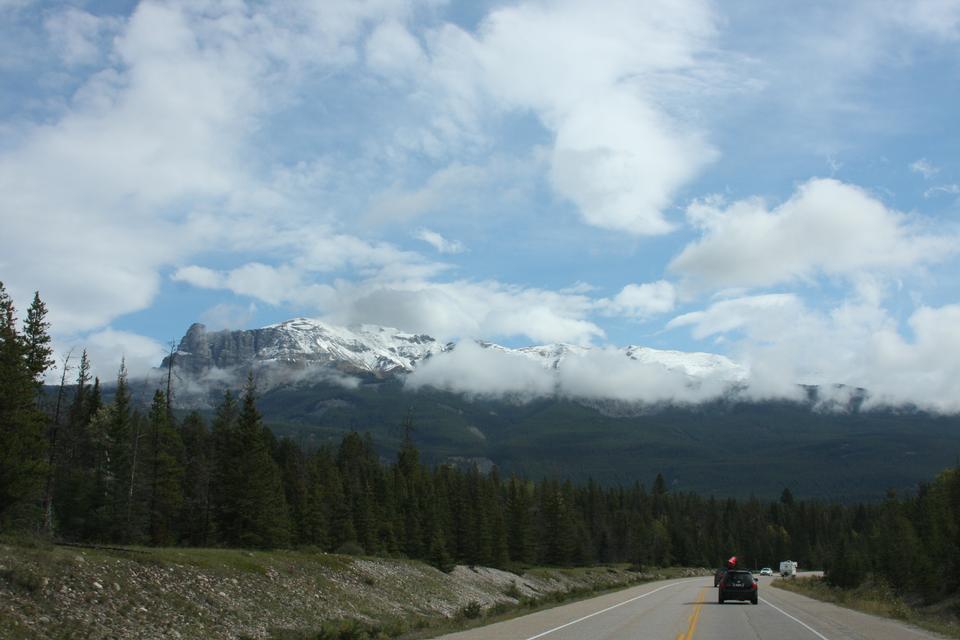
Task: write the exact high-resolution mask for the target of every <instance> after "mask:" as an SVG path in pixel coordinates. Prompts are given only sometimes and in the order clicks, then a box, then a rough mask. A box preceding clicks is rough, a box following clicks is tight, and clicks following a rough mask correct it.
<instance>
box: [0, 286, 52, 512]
mask: <svg viewBox="0 0 960 640" xmlns="http://www.w3.org/2000/svg"><path fill="white" fill-rule="evenodd" d="M40 319H41V320H42V316H40ZM39 326H40V327H41V328H43V330H44V331H45V326H43V323H42V322H41V323H40V325H39ZM40 333H42V332H40ZM40 333H38V335H35V336H33V338H32V339H35V340H38V343H37V344H38V345H41V346H42V345H45V344H46V343H44V342H43V341H42V335H40ZM41 351H42V349H38V350H37V351H35V352H34V351H31V349H30V342H29V340H28V339H25V338H24V337H23V336H21V335H20V334H19V332H18V331H17V327H16V310H15V308H14V304H13V300H11V299H10V297H9V295H7V292H6V290H5V289H4V287H3V283H2V282H0V528H8V527H13V526H17V527H22V526H28V525H29V524H30V521H31V520H32V519H33V518H35V517H36V516H38V515H39V511H38V510H39V504H38V503H37V502H36V501H37V500H39V498H40V492H41V491H42V485H43V480H44V478H45V477H46V469H47V461H46V439H45V438H44V423H45V417H44V415H43V414H42V413H41V412H40V411H39V409H38V408H37V397H38V396H37V392H38V383H37V380H38V379H41V380H42V374H43V371H44V370H45V369H46V366H43V368H40V367H41V364H40V363H41V361H43V359H42V358H40V360H37V361H33V360H32V359H31V358H32V357H34V356H36V355H37V354H38V353H40V352H41Z"/></svg>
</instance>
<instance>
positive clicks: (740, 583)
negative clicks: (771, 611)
mask: <svg viewBox="0 0 960 640" xmlns="http://www.w3.org/2000/svg"><path fill="white" fill-rule="evenodd" d="M757 582H758V581H757V579H756V578H754V577H753V574H752V573H750V572H749V571H744V570H742V569H728V570H727V573H726V575H724V576H723V577H722V578H720V587H719V594H718V600H719V602H720V604H723V603H724V601H725V600H749V601H750V602H752V603H753V604H757V600H758V598H759V595H760V589H759V588H758V586H757Z"/></svg>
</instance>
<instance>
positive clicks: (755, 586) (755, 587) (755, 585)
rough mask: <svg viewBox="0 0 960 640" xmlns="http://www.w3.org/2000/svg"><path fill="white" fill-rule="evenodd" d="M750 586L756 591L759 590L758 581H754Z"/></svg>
mask: <svg viewBox="0 0 960 640" xmlns="http://www.w3.org/2000/svg"><path fill="white" fill-rule="evenodd" d="M750 588H751V589H753V590H754V591H756V590H757V583H756V582H754V583H753V584H752V585H750Z"/></svg>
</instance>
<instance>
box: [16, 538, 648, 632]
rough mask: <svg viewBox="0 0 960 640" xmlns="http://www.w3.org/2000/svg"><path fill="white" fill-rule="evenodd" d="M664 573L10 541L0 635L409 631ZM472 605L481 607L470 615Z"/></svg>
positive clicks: (280, 552)
mask: <svg viewBox="0 0 960 640" xmlns="http://www.w3.org/2000/svg"><path fill="white" fill-rule="evenodd" d="M656 577H658V576H655V575H650V574H638V573H636V572H630V571H628V570H626V568H623V567H595V568H583V569H537V570H531V571H528V572H526V573H524V574H522V575H517V574H513V573H509V572H507V571H501V570H498V569H490V568H482V567H472V568H471V567H466V566H458V567H456V568H455V569H454V570H453V571H452V572H450V573H443V572H441V571H438V570H437V569H435V568H433V567H431V566H429V565H426V564H423V563H420V562H413V561H405V560H396V559H385V558H358V557H351V556H338V555H333V554H326V553H322V552H309V551H269V552H258V551H238V550H229V549H142V548H139V549H134V548H131V549H127V550H108V549H90V548H79V547H51V546H45V545H34V546H25V545H21V544H17V543H13V544H11V543H9V542H8V543H6V544H0V638H89V639H99V638H143V639H149V638H158V639H159V638H271V637H296V636H298V635H309V634H311V633H315V632H316V630H318V629H320V628H321V626H322V625H323V624H324V623H329V621H331V620H341V619H356V620H359V621H361V622H366V623H374V624H384V623H385V622H388V621H403V624H404V625H405V627H406V628H417V627H430V626H435V625H436V624H437V623H438V621H441V620H443V619H456V618H457V617H458V616H460V617H463V616H464V615H465V614H466V615H467V616H468V617H470V616H471V615H476V614H477V612H478V611H484V610H490V609H492V608H496V609H495V610H504V609H508V608H510V607H511V606H513V605H517V604H519V603H521V601H523V602H528V601H530V600H533V599H537V600H543V599H545V598H549V597H551V594H553V597H556V594H565V593H570V592H578V593H579V592H584V591H588V590H596V589H606V588H613V587H617V586H627V585H629V584H635V583H637V582H640V581H643V580H649V579H653V578H656ZM471 612H472V614H471Z"/></svg>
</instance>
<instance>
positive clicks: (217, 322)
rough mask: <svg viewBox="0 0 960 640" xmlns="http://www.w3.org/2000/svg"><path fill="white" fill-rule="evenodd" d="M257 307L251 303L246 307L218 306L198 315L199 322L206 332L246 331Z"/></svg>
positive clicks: (234, 305)
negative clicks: (223, 330) (222, 330)
mask: <svg viewBox="0 0 960 640" xmlns="http://www.w3.org/2000/svg"><path fill="white" fill-rule="evenodd" d="M256 312H257V306H256V305H255V304H253V303H252V302H251V303H250V304H248V305H246V306H241V305H237V304H218V305H214V306H212V307H210V308H209V309H207V310H206V311H204V312H203V313H201V314H200V322H201V323H203V324H204V325H206V327H207V330H208V331H220V330H221V329H246V328H247V326H248V325H249V323H250V321H251V320H252V319H253V317H254V314H256Z"/></svg>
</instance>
